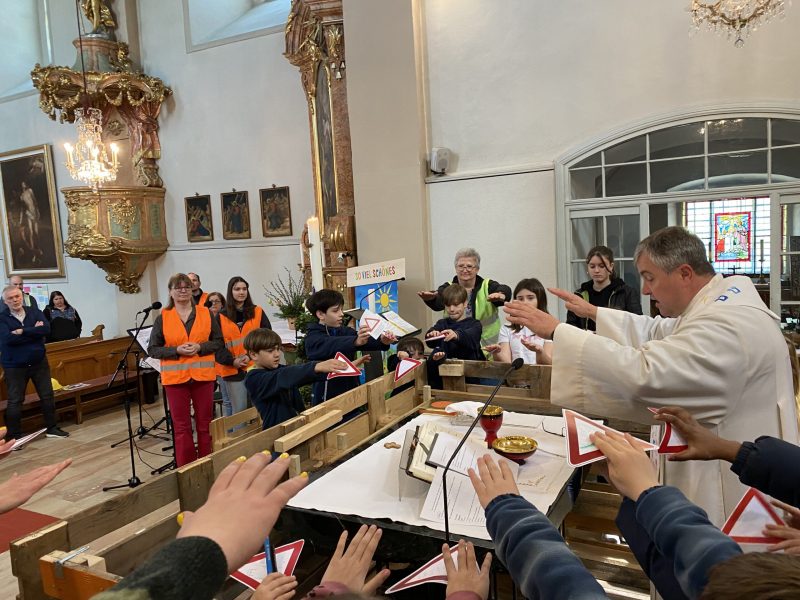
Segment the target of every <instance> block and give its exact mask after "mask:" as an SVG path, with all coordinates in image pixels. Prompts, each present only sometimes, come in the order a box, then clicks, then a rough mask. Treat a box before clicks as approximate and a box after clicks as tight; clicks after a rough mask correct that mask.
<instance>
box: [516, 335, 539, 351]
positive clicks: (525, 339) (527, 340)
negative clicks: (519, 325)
mask: <svg viewBox="0 0 800 600" xmlns="http://www.w3.org/2000/svg"><path fill="white" fill-rule="evenodd" d="M519 341H520V343H521V344H522V345H523V346H525V347H526V348H527V349H528V350H530V351H531V352H538V351H539V350H541V349H542V348H543V347H544V340H543V339H542V338H540V337H539V336H527V335H523V336H522V337H521V338H520V339H519Z"/></svg>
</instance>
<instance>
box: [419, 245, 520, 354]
mask: <svg viewBox="0 0 800 600" xmlns="http://www.w3.org/2000/svg"><path fill="white" fill-rule="evenodd" d="M454 265H455V268H456V275H455V277H453V280H452V281H448V282H446V283H443V284H442V285H440V286H439V289H437V290H436V291H433V290H430V291H422V292H418V294H417V295H418V296H419V297H420V298H422V300H423V301H424V302H425V304H426V305H427V306H428V308H430V309H432V310H441V311H443V310H444V302H443V300H442V292H443V291H444V290H445V288H446V287H447V286H448V285H450V284H452V283H457V284H459V285H460V286H461V287H463V288H464V289H466V290H467V313H466V316H467V317H474V318H476V319H478V321H480V322H481V326H482V327H483V332H482V333H481V346H483V347H486V346H488V345H490V344H496V343H497V336H498V334H499V333H500V315H499V314H498V312H497V308H498V307H500V306H503V303H504V302H507V301H508V300H510V299H511V288H510V287H508V286H507V285H503V284H502V283H498V282H497V281H493V280H491V279H484V278H483V277H481V276H479V275H478V271H480V268H481V255H480V254H478V251H477V250H475V248H462V249H461V250H459V251H458V252H456V258H455V261H454ZM445 316H447V315H445Z"/></svg>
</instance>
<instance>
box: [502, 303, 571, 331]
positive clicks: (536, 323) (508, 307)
mask: <svg viewBox="0 0 800 600" xmlns="http://www.w3.org/2000/svg"><path fill="white" fill-rule="evenodd" d="M503 310H504V311H505V313H506V319H507V320H508V321H509V322H510V323H514V324H515V325H524V326H525V327H527V328H528V329H530V330H531V331H532V332H533V333H535V334H536V335H538V336H540V337H543V338H545V339H549V338H550V337H551V336H552V335H553V332H554V331H555V329H556V327H557V326H558V325H559V323H560V321H559V320H558V318H557V317H554V316H553V315H551V314H548V313H546V312H544V311H543V310H539V309H538V308H536V307H535V306H532V305H531V304H530V303H528V302H520V301H519V300H513V301H511V302H506V303H505V304H504V305H503Z"/></svg>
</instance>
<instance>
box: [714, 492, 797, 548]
mask: <svg viewBox="0 0 800 600" xmlns="http://www.w3.org/2000/svg"><path fill="white" fill-rule="evenodd" d="M753 501H757V502H760V503H761V505H762V506H763V507H764V508H765V509H766V510H767V513H768V514H769V516H771V517H772V520H773V521H774V522H775V524H776V525H786V523H785V522H784V520H783V519H781V518H780V516H778V513H777V512H775V509H774V508H772V505H770V503H769V501H768V500H767V497H766V496H765V495H764V494H762V493H761V492H759V491H758V490H757V489H755V488H748V489H747V491H746V492H745V493H744V496H742V499H741V500H739V503H738V504H737V505H736V508H734V509H733V512H732V513H731V515H730V516H729V517H728V519H727V520H726V521H725V524H724V525H723V526H722V528H721V529H722V533H724V534H725V535H727V536H729V537H730V538H731V539H732V540H733V541H734V542H739V543H740V544H777V543H778V542H782V541H783V540H782V539H781V538H775V537H765V536H759V537H753V536H742V535H736V536H734V535H731V531H733V528H734V527H735V526H736V523H738V522H739V519H740V518H741V517H742V513H744V511H745V509H746V508H747V507H748V506H749V505H750V503H751V502H753Z"/></svg>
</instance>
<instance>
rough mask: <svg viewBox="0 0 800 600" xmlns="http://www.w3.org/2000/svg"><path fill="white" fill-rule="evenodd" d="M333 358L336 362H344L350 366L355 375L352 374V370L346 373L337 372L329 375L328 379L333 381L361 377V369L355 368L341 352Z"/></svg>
mask: <svg viewBox="0 0 800 600" xmlns="http://www.w3.org/2000/svg"><path fill="white" fill-rule="evenodd" d="M333 358H334V359H335V360H341V361H342V362H346V363H347V364H348V365H350V369H353V371H355V373H353V372H351V371H350V369H348V370H346V371H336V372H334V373H328V379H333V378H334V377H356V376H359V375H361V369H359V368H358V367H357V366H355V365H354V364H353V362H352V361H351V360H350V359H349V358H347V357H346V356H345V355H344V354H342V353H341V352H337V353H336V356H334V357H333Z"/></svg>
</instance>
